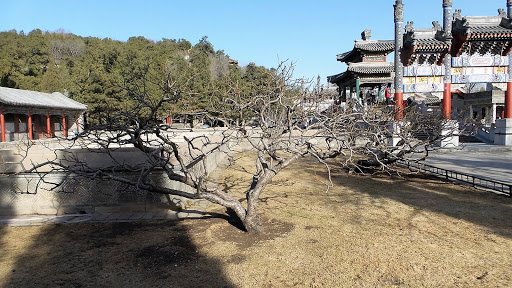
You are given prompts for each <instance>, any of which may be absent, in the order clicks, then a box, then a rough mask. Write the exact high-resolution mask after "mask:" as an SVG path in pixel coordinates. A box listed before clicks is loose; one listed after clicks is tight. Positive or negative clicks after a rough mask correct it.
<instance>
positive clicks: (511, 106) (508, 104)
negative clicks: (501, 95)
mask: <svg viewBox="0 0 512 288" xmlns="http://www.w3.org/2000/svg"><path fill="white" fill-rule="evenodd" d="M505 118H508V119H512V82H507V92H506V93H505Z"/></svg>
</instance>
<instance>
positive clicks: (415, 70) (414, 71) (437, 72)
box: [404, 65, 444, 77]
mask: <svg viewBox="0 0 512 288" xmlns="http://www.w3.org/2000/svg"><path fill="white" fill-rule="evenodd" d="M443 75H444V66H437V65H412V66H407V67H404V77H415V76H443Z"/></svg>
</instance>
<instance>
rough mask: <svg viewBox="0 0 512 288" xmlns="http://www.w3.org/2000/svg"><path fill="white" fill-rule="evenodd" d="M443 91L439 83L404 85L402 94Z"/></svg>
mask: <svg viewBox="0 0 512 288" xmlns="http://www.w3.org/2000/svg"><path fill="white" fill-rule="evenodd" d="M443 91H444V87H443V84H441V83H416V84H404V93H426V92H443Z"/></svg>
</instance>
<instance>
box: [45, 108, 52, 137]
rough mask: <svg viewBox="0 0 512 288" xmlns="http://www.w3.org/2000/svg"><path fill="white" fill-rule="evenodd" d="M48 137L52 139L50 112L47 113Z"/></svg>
mask: <svg viewBox="0 0 512 288" xmlns="http://www.w3.org/2000/svg"><path fill="white" fill-rule="evenodd" d="M46 137H47V138H51V137H52V129H51V123H50V111H47V112H46Z"/></svg>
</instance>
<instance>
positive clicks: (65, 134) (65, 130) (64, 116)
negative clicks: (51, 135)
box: [62, 112, 68, 137]
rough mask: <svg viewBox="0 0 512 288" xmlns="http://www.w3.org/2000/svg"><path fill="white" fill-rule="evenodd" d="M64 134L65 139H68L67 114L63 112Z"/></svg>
mask: <svg viewBox="0 0 512 288" xmlns="http://www.w3.org/2000/svg"><path fill="white" fill-rule="evenodd" d="M62 132H63V133H64V137H68V127H66V114H65V113H64V112H62Z"/></svg>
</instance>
